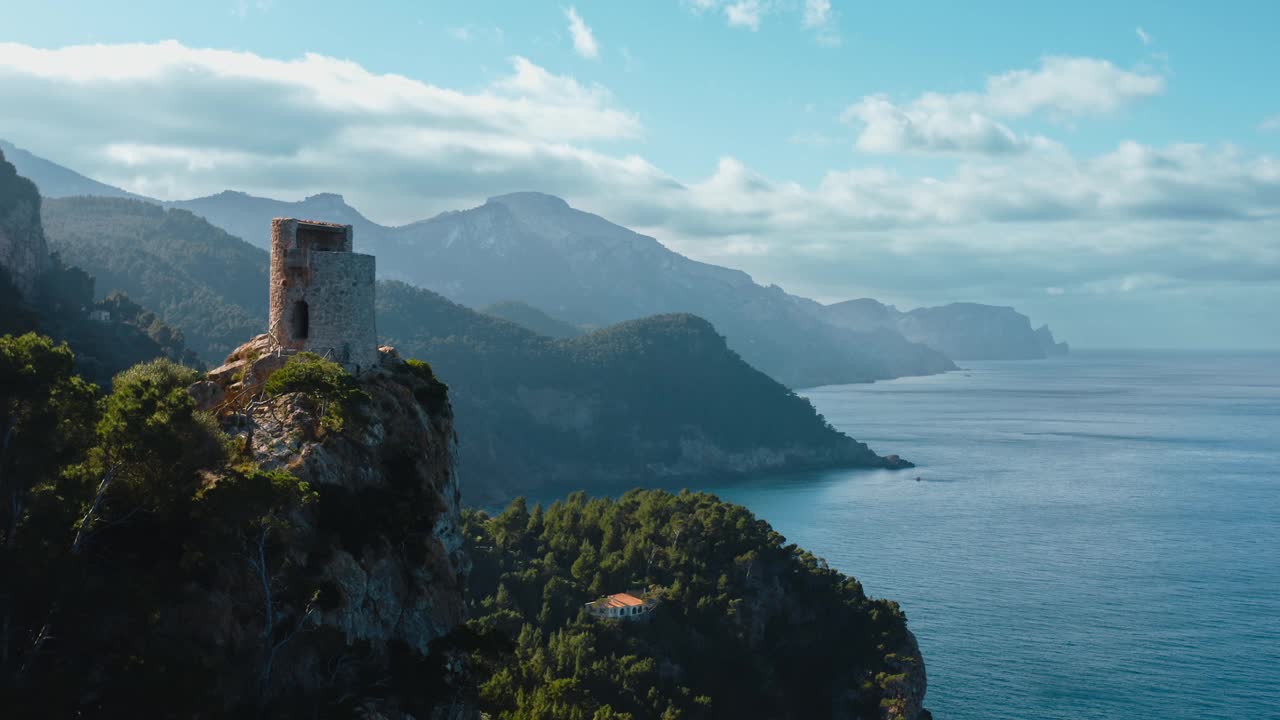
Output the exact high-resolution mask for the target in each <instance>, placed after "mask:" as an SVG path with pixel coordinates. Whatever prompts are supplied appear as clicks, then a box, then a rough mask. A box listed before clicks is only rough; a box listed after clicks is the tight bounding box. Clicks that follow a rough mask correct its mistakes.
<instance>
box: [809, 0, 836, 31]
mask: <svg viewBox="0 0 1280 720" xmlns="http://www.w3.org/2000/svg"><path fill="white" fill-rule="evenodd" d="M830 19H831V0H804V26H805V27H811V28H813V27H822V26H823V25H826V24H827V21H828V20H830Z"/></svg>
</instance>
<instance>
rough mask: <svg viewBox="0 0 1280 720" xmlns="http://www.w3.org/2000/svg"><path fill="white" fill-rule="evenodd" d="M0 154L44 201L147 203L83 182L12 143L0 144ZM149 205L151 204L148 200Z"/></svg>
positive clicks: (75, 174) (84, 179)
mask: <svg viewBox="0 0 1280 720" xmlns="http://www.w3.org/2000/svg"><path fill="white" fill-rule="evenodd" d="M0 152H2V153H3V154H4V155H5V156H6V157H7V158H8V159H9V162H11V163H13V165H14V167H15V168H17V171H18V174H20V175H22V176H24V177H26V178H28V179H30V180H31V181H32V182H34V183H35V184H36V185H37V186H38V187H39V188H40V194H41V195H43V196H44V197H47V198H60V197H72V196H75V195H97V196H101V197H128V198H134V199H137V200H149V198H144V197H143V196H141V195H134V194H133V193H131V192H129V191H127V190H121V189H120V188H118V187H113V186H111V185H107V184H106V183H100V182H98V181H97V180H93V179H91V178H87V177H85V176H84V175H81V174H80V173H78V172H75V171H74V170H71V169H69V168H66V167H63V166H62V165H59V164H57V163H55V162H51V161H49V160H45V159H44V158H42V157H39V156H38V155H32V154H31V153H29V152H27V151H26V150H23V149H22V148H19V147H15V146H14V145H13V143H10V142H6V141H5V140H0ZM151 202H155V201H154V200H152V201H151Z"/></svg>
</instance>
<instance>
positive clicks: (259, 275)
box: [42, 197, 267, 365]
mask: <svg viewBox="0 0 1280 720" xmlns="http://www.w3.org/2000/svg"><path fill="white" fill-rule="evenodd" d="M42 216H43V218H44V224H45V227H46V228H47V233H48V235H49V237H50V244H51V245H52V247H53V249H54V250H55V251H57V252H58V253H60V254H61V255H62V257H63V258H65V259H66V260H67V261H68V262H70V263H71V264H73V265H78V266H80V267H84V268H88V269H89V271H90V272H91V273H93V274H94V275H95V276H97V290H98V294H99V296H105V295H107V294H109V293H110V292H111V291H113V290H123V291H124V292H125V293H127V294H128V295H129V296H130V297H132V298H134V299H136V300H138V301H139V302H140V303H142V304H143V305H144V306H146V307H149V308H152V309H153V310H155V311H156V312H158V313H160V315H161V317H163V318H164V319H165V320H166V321H167V322H170V323H172V324H174V325H177V326H178V327H180V328H182V330H183V332H184V334H185V336H186V340H187V343H188V345H189V346H190V347H191V349H192V350H194V351H195V352H197V353H198V354H199V355H200V356H201V357H202V358H204V360H205V361H206V362H209V363H212V364H215V365H216V364H218V363H219V362H221V360H222V358H224V357H225V356H226V355H227V353H228V352H230V351H231V350H233V349H234V348H236V347H237V346H239V345H240V343H242V342H244V341H245V339H247V338H249V337H251V336H253V335H256V334H257V333H259V332H262V329H263V320H262V318H264V317H266V313H267V253H266V252H265V251H263V250H259V249H257V248H253V247H250V246H249V245H247V244H245V243H244V242H243V241H242V240H240V239H239V238H235V237H232V236H230V235H228V234H227V233H225V232H223V231H222V230H220V229H218V228H216V227H213V226H212V225H210V224H209V223H207V222H205V221H204V220H203V219H201V218H198V217H196V216H195V215H192V214H191V213H189V212H187V211H185V210H166V209H165V208H162V207H159V206H157V205H153V204H151V203H147V202H141V201H138V200H129V199H123V198H89V197H72V198H63V199H58V200H49V201H46V202H45V204H44V210H43V212H42Z"/></svg>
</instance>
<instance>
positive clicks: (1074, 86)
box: [842, 57, 1164, 155]
mask: <svg viewBox="0 0 1280 720" xmlns="http://www.w3.org/2000/svg"><path fill="white" fill-rule="evenodd" d="M1163 90H1164V78H1162V77H1160V76H1158V75H1150V74H1143V73H1139V72H1131V71H1128V70H1122V69H1120V68H1117V67H1116V66H1115V65H1113V64H1111V63H1110V62H1108V61H1106V60H1096V59H1093V58H1071V57H1048V58H1045V59H1044V60H1042V61H1041V64H1040V68H1039V69H1037V70H1013V71H1010V72H1006V73H1002V74H1000V75H994V76H992V77H989V78H988V79H987V84H986V89H985V90H984V91H983V92H981V93H977V92H962V93H953V94H943V93H934V92H930V93H925V94H923V95H921V96H920V97H918V98H916V99H915V100H912V101H910V102H907V103H903V104H899V103H895V102H893V101H892V100H890V99H889V98H888V97H887V96H884V95H870V96H867V97H864V98H862V99H860V100H858V101H857V102H855V103H853V104H851V105H850V106H849V107H848V108H846V110H845V111H844V113H843V115H842V119H843V120H845V121H846V122H853V123H858V124H861V126H862V130H861V132H860V133H859V135H858V139H857V146H858V147H859V148H860V149H862V150H865V151H867V152H881V153H892V152H923V153H976V154H992V155H998V154H1009V153H1016V152H1022V151H1024V150H1027V149H1029V148H1031V147H1034V146H1037V145H1041V146H1044V145H1046V144H1051V143H1049V142H1048V141H1047V140H1045V139H1043V138H1039V137H1027V136H1023V135H1019V134H1018V133H1017V132H1015V131H1014V130H1013V129H1011V128H1010V127H1009V126H1008V125H1006V124H1004V123H1003V122H1001V121H1000V120H999V119H998V118H1019V117H1025V116H1028V115H1032V114H1036V113H1045V114H1048V115H1050V116H1054V117H1068V116H1080V115H1091V114H1101V113H1107V112H1112V111H1114V110H1116V109H1118V108H1119V107H1120V106H1122V105H1123V104H1125V103H1127V102H1130V101H1132V100H1135V99H1139V98H1144V97H1150V96H1152V95H1157V94H1159V93H1161V92H1163Z"/></svg>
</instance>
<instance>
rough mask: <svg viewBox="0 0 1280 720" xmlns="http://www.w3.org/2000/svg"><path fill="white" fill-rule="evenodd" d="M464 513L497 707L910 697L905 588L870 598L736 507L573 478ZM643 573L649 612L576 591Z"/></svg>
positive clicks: (777, 703) (613, 711)
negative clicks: (619, 607)
mask: <svg viewBox="0 0 1280 720" xmlns="http://www.w3.org/2000/svg"><path fill="white" fill-rule="evenodd" d="M464 529H465V532H466V535H467V542H468V550H469V552H470V554H471V557H472V561H473V564H474V565H473V569H472V573H471V612H472V619H471V620H470V622H469V624H468V627H469V629H470V630H471V631H472V632H473V633H475V635H476V637H477V646H478V648H479V649H478V650H476V651H475V653H474V655H473V657H474V659H475V662H476V664H477V667H479V668H482V669H483V673H482V675H483V676H485V677H487V679H485V680H484V681H483V683H482V684H481V686H480V697H481V700H482V708H484V709H486V710H488V711H489V712H490V713H491V714H492V715H493V716H494V717H496V718H503V719H506V720H516V719H529V720H532V719H534V718H539V719H543V720H561V719H563V720H577V719H582V720H590V719H592V718H690V719H692V718H726V717H769V718H779V719H783V718H823V717H826V718H878V717H887V718H896V717H904V716H906V717H915V716H916V715H915V713H917V712H918V711H919V707H918V704H919V700H920V696H921V695H922V694H923V685H922V678H923V675H922V673H921V670H922V668H921V667H920V662H921V661H920V657H919V653H918V651H917V650H916V647H915V641H914V639H913V638H912V637H911V636H910V634H909V633H908V632H907V630H906V625H905V618H904V617H903V615H902V612H901V611H900V610H899V608H898V606H897V604H896V603H893V602H889V601H885V600H873V599H870V598H868V597H867V596H866V594H865V593H864V592H863V590H862V587H861V585H859V583H858V582H857V581H856V580H853V579H852V578H849V577H846V576H844V575H841V574H840V573H839V572H836V571H835V570H832V569H831V568H829V567H827V565H826V563H824V562H823V561H822V560H820V559H818V558H816V557H814V556H813V555H811V554H809V553H807V552H805V551H803V550H801V549H799V548H797V547H796V546H795V545H789V544H787V543H786V541H785V539H784V538H783V537H782V536H781V535H779V534H778V533H776V532H774V531H773V530H772V529H771V528H770V527H769V525H768V524H767V523H765V522H764V521H762V520H760V519H758V518H756V517H754V516H753V515H752V514H751V513H750V511H748V510H746V509H745V508H743V507H740V506H737V505H731V504H728V503H724V502H720V501H719V500H718V499H716V498H715V497H714V496H711V495H707V494H704V493H690V492H687V491H685V492H681V493H680V494H677V495H673V494H670V493H667V492H662V491H653V490H634V491H631V492H628V493H627V494H625V495H623V496H622V497H620V498H618V499H617V500H609V499H604V498H594V499H591V498H588V497H587V496H586V495H585V494H584V493H574V494H572V495H570V496H569V497H568V498H567V499H566V500H564V501H557V502H555V503H553V504H551V505H550V506H549V507H546V508H543V507H542V506H541V505H534V506H533V507H532V508H530V507H528V505H527V504H526V503H525V501H524V500H523V499H517V500H516V501H514V502H513V503H511V505H510V506H508V507H507V508H506V509H505V510H503V511H502V512H501V513H499V514H498V515H496V516H494V517H489V516H487V515H485V514H484V513H480V512H474V511H472V512H469V513H467V515H466V525H465V528H464ZM636 586H640V587H647V588H651V589H652V592H653V593H654V594H656V595H657V596H658V597H659V598H660V602H659V605H658V607H657V609H656V610H654V611H653V612H652V614H651V615H649V616H647V618H648V620H647V621H646V622H636V621H626V620H602V619H597V618H594V617H592V616H589V615H588V614H587V613H586V612H584V611H583V609H582V608H583V603H584V602H585V601H586V600H589V599H593V598H596V597H599V596H601V595H602V594H607V593H614V592H621V591H623V590H624V589H627V588H631V587H636ZM917 683H919V685H918V686H917ZM922 717H928V715H927V713H926V714H924V715H922Z"/></svg>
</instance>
